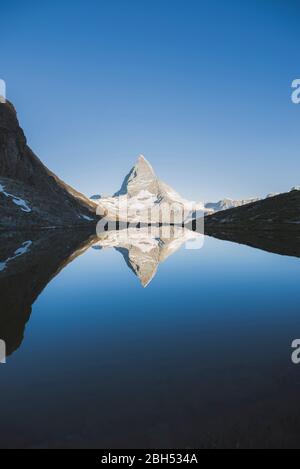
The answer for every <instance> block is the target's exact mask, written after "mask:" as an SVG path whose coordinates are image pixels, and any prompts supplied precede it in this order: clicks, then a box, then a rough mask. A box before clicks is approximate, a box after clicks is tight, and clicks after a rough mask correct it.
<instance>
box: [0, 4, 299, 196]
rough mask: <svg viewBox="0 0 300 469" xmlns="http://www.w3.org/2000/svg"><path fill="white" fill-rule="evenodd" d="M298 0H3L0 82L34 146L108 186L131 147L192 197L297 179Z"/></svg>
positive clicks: (77, 175)
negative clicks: (293, 87)
mask: <svg viewBox="0 0 300 469" xmlns="http://www.w3.org/2000/svg"><path fill="white" fill-rule="evenodd" d="M299 24H300V4H299V2H298V1H296V0H294V1H293V0H290V1H289V0H282V1H281V0H251V1H250V0H240V1H234V0H226V1H225V0H223V1H221V0H215V1H214V0H212V1H209V0H172V1H171V0H98V1H96V0H85V1H82V0H72V1H67V0H61V1H56V0H52V1H49V0H45V1H43V2H41V1H32V0H27V1H18V0H10V1H9V2H3V4H2V5H1V28H0V40H1V67H0V78H3V79H4V80H5V81H6V82H7V93H8V98H9V99H10V100H12V101H13V102H14V104H15V106H16V107H17V110H18V113H19V118H20V121H21V124H22V126H23V128H24V130H25V132H26V135H27V137H28V140H29V144H30V146H31V147H32V148H33V150H34V151H35V152H36V153H37V154H38V156H39V157H40V158H41V159H42V160H43V161H44V162H45V164H47V165H48V166H49V167H50V168H51V169H52V170H53V171H55V172H56V173H57V174H58V175H59V176H60V177H62V178H63V179H64V180H66V181H67V182H69V183H70V184H72V185H73V186H74V187H76V188H77V189H79V190H81V191H82V192H84V193H86V194H87V195H92V194H93V193H105V194H109V193H113V192H115V191H116V190H117V189H118V188H119V186H120V185H121V182H122V180H123V177H124V176H125V175H126V174H127V172H128V170H129V168H130V167H131V165H132V163H133V162H134V161H135V159H136V156H137V155H138V154H139V153H143V154H144V155H145V156H146V157H147V158H148V159H149V160H150V161H151V163H152V164H153V166H154V168H155V169H156V171H157V173H158V174H159V176H160V177H161V178H163V179H165V180H166V182H168V183H169V184H170V185H172V186H173V187H174V188H175V189H177V190H178V191H180V192H181V193H182V194H183V195H185V196H187V197H189V198H191V199H199V200H203V199H204V200H217V199H219V198H222V197H224V196H229V197H232V198H241V197H248V196H256V195H265V194H266V193H268V192H273V191H285V190H288V189H289V188H290V187H291V186H292V185H300V158H299V145H300V132H299V126H300V105H298V106H296V105H295V104H292V102H291V99H290V96H291V82H292V81H293V80H294V79H296V78H300V54H299V50H300V28H299Z"/></svg>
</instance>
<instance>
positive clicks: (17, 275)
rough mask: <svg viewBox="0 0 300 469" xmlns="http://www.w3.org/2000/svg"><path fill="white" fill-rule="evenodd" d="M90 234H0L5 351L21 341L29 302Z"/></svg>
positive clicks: (0, 327)
mask: <svg viewBox="0 0 300 469" xmlns="http://www.w3.org/2000/svg"><path fill="white" fill-rule="evenodd" d="M90 237H91V234H90V232H89V231H86V230H77V232H76V233H73V232H72V231H67V232H63V231H60V230H55V231H42V232H41V231H39V232H33V233H32V232H23V233H10V234H2V235H1V236H0V298H1V305H0V339H3V340H5V342H6V346H7V354H8V355H9V354H11V353H12V352H14V351H15V350H16V349H17V348H18V347H19V346H20V345H21V342H22V340H23V335H24V329H25V325H26V323H27V321H28V320H29V317H30V314H31V307H32V304H33V303H34V302H35V300H36V299H37V297H38V296H39V295H40V293H41V292H42V291H43V290H44V288H45V287H46V285H47V284H48V283H49V282H50V280H51V279H52V278H53V277H55V276H56V275H57V274H58V273H59V272H60V271H61V269H63V268H64V267H65V266H66V265H67V264H68V263H69V262H72V261H73V260H74V259H75V257H76V256H78V255H79V254H81V253H82V252H84V251H85V249H87V248H88V247H89V243H90Z"/></svg>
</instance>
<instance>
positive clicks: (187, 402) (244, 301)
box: [0, 227, 300, 448]
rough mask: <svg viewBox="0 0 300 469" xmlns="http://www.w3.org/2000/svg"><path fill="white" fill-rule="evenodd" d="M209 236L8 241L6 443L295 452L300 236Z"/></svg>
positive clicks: (3, 282) (3, 293)
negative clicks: (196, 245)
mask: <svg viewBox="0 0 300 469" xmlns="http://www.w3.org/2000/svg"><path fill="white" fill-rule="evenodd" d="M209 234H213V235H214V236H216V237H219V238H223V239H226V241H222V240H218V239H215V238H211V237H206V238H205V243H204V246H203V248H202V249H199V250H194V249H193V250H186V249H179V248H180V247H183V245H184V243H185V242H186V241H191V240H194V241H195V240H196V241H197V237H202V235H201V234H199V235H198V234H197V233H192V232H189V231H188V230H179V231H178V230H177V228H176V227H173V228H172V232H171V237H170V238H169V239H167V238H166V237H164V235H163V233H162V230H161V228H157V231H156V233H155V234H154V236H152V237H151V236H150V237H149V236H148V234H147V233H146V232H145V230H134V231H133V232H128V231H127V232H125V231H123V232H105V233H103V234H102V235H100V236H99V237H95V236H94V235H93V234H91V233H87V232H85V231H78V232H75V233H74V232H62V231H56V230H55V231H47V232H34V233H22V234H21V233H18V234H2V235H1V245H0V266H1V268H0V298H1V305H0V338H1V339H4V340H5V341H6V344H7V352H8V355H9V356H8V359H7V364H6V365H0V381H1V402H0V416H1V430H0V436H1V439H0V446H1V447H35V448H39V447H41V448H44V447H50V448H54V447H63V448H65V447H66V448H68V447H71V448H72V447H75V448H79V447H99V448H108V447H109V448H118V447H123V448H126V447H128V448H136V447H140V448H173V447H177V448H185V447H186V448H187V447H189V448H192V447H195V448H201V447H257V446H259V447H264V448H265V447H299V446H300V434H299V430H298V428H299V423H300V415H299V407H298V394H299V391H300V366H299V367H298V366H296V365H293V364H292V362H291V353H292V350H291V342H292V340H293V339H295V338H298V337H300V314H299V307H300V290H299V286H298V284H299V274H300V260H299V259H298V258H297V256H298V257H299V256H300V248H299V246H300V242H299V238H298V236H297V235H295V234H293V235H291V236H288V235H286V234H284V235H282V234H278V235H276V236H274V235H270V233H269V234H268V233H259V234H257V233H256V234H253V233H251V234H250V233H249V234H247V233H225V232H222V233H209ZM228 241H235V242H238V243H242V244H235V243H232V242H228ZM246 244H247V245H251V246H255V247H259V248H260V249H261V250H259V249H253V248H252V247H249V246H246ZM92 247H93V248H94V249H90V248H92ZM108 247H113V248H114V249H106V248H108ZM262 249H264V250H262ZM266 251H270V252H266ZM175 252H176V254H175ZM271 252H273V253H276V254H272V253H271ZM119 253H121V254H122V256H123V257H124V260H125V262H124V261H123V260H122V259H121V258H120V256H119ZM82 254H84V255H82ZM171 254H174V255H173V256H171ZM278 254H285V255H284V256H283V255H278ZM292 256H295V257H292ZM166 259H167V261H166V262H163V261H165V260H166ZM158 266H160V267H159V271H158ZM128 267H130V269H131V271H133V273H134V274H135V275H132V273H130V272H129V270H128ZM155 275H156V277H155V278H154V276H155ZM141 284H142V285H143V286H147V288H146V289H144V288H141ZM47 285H48V287H47V288H46V286H47ZM26 323H27V325H26ZM24 333H25V337H24Z"/></svg>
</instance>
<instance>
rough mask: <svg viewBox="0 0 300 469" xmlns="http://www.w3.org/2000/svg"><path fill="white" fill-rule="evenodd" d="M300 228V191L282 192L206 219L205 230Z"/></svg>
mask: <svg viewBox="0 0 300 469" xmlns="http://www.w3.org/2000/svg"><path fill="white" fill-rule="evenodd" d="M217 229H218V230H228V229H234V230H239V231H241V230H242V231H244V230H252V231H253V230H254V231H264V230H271V231H274V230H282V231H283V230H296V231H298V230H300V191H296V190H295V191H292V192H288V193H286V194H280V195H277V196H274V197H270V198H267V199H264V200H260V201H258V202H254V203H250V204H247V205H244V206H242V207H237V208H232V209H229V210H224V211H222V212H218V213H215V214H214V215H209V216H207V217H206V218H205V232H207V233H208V232H211V231H212V230H217Z"/></svg>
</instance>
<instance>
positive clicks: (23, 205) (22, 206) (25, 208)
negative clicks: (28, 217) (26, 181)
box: [0, 184, 32, 213]
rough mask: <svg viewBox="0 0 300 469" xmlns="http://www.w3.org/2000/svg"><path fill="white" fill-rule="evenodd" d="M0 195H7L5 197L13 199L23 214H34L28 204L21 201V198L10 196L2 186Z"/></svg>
mask: <svg viewBox="0 0 300 469" xmlns="http://www.w3.org/2000/svg"><path fill="white" fill-rule="evenodd" d="M0 194H3V195H5V197H8V198H11V199H12V202H13V203H14V204H15V205H17V206H18V207H20V209H21V210H22V212H26V213H30V212H32V210H31V208H30V207H29V205H28V203H27V202H26V201H25V200H23V199H21V198H20V197H17V196H16V195H13V194H9V193H8V192H6V191H5V187H4V186H2V184H0Z"/></svg>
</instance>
